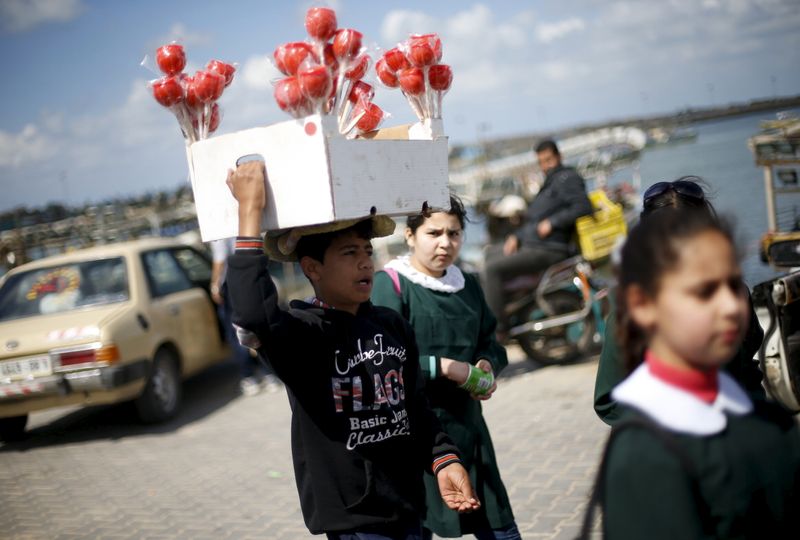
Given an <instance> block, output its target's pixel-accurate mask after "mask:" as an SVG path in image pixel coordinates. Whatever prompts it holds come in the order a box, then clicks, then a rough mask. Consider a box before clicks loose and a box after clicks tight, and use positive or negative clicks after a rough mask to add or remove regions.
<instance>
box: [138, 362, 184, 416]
mask: <svg viewBox="0 0 800 540" xmlns="http://www.w3.org/2000/svg"><path fill="white" fill-rule="evenodd" d="M181 391H182V387H181V378H180V372H179V370H178V360H177V359H176V358H175V354H174V353H173V352H172V351H170V350H169V349H159V351H158V352H157V353H156V356H155V358H154V359H153V366H152V369H151V371H150V377H149V378H148V379H147V384H146V385H145V387H144V392H142V395H141V396H139V397H138V398H137V399H136V402H135V405H136V411H137V413H138V414H139V419H140V420H141V421H142V422H146V423H155V422H163V421H165V420H168V419H170V418H172V417H173V416H175V414H176V413H177V412H178V407H179V406H180V403H181Z"/></svg>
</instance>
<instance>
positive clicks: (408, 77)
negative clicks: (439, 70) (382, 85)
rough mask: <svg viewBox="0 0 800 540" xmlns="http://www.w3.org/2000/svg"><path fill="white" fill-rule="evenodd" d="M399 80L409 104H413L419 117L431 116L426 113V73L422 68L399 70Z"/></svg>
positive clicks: (412, 106) (421, 118)
mask: <svg viewBox="0 0 800 540" xmlns="http://www.w3.org/2000/svg"><path fill="white" fill-rule="evenodd" d="M397 80H398V82H399V83H400V88H401V89H402V90H403V94H405V96H406V99H407V100H408V102H409V104H411V108H412V109H414V112H415V113H416V115H417V117H418V118H419V119H420V120H423V119H424V118H430V116H429V115H427V114H426V110H425V107H424V99H425V75H424V74H423V72H422V69H420V68H418V67H410V68H406V69H402V70H400V71H399V72H397Z"/></svg>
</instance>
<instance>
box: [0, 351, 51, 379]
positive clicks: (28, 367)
mask: <svg viewBox="0 0 800 540" xmlns="http://www.w3.org/2000/svg"><path fill="white" fill-rule="evenodd" d="M52 373H53V367H52V365H51V364H50V357H49V356H47V355H42V356H31V357H30V358H20V359H19V360H4V361H2V362H0V378H8V379H11V380H19V379H26V378H28V377H41V376H43V375H50V374H52Z"/></svg>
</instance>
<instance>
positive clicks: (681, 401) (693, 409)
mask: <svg viewBox="0 0 800 540" xmlns="http://www.w3.org/2000/svg"><path fill="white" fill-rule="evenodd" d="M717 377H718V382H719V393H718V394H717V398H716V399H715V400H714V402H713V403H706V402H704V401H703V400H701V399H700V398H698V397H697V396H694V395H692V394H691V393H689V392H687V391H686V390H683V389H681V388H678V387H676V386H673V385H671V384H669V383H667V382H665V381H663V380H661V379H659V378H657V377H655V376H654V375H653V374H652V373H651V372H650V369H649V368H648V367H647V364H645V363H642V364H641V365H640V366H639V367H638V368H636V370H635V371H634V372H633V373H631V374H630V376H628V378H627V379H625V380H624V381H622V382H621V383H620V384H619V385H617V387H616V388H614V390H613V391H612V392H611V397H612V398H613V399H614V400H616V401H618V402H619V403H622V404H625V405H628V406H630V407H633V408H635V409H638V410H639V411H641V412H642V413H644V414H646V415H647V416H649V417H650V418H652V419H653V420H655V421H656V422H657V423H658V424H660V425H662V426H663V427H665V428H667V429H669V430H670V431H675V432H678V433H687V434H690V435H714V434H716V433H720V432H721V431H722V430H724V429H725V426H726V425H727V423H728V420H727V418H726V417H725V413H726V412H727V413H730V414H734V415H737V416H740V415H744V414H748V413H750V412H752V410H753V403H752V402H751V401H750V398H749V397H747V394H746V393H745V391H744V390H742V388H741V387H740V386H739V385H738V384H737V383H736V381H734V380H733V379H732V378H731V377H730V375H728V374H727V373H724V372H722V371H720V372H719V373H718V374H717Z"/></svg>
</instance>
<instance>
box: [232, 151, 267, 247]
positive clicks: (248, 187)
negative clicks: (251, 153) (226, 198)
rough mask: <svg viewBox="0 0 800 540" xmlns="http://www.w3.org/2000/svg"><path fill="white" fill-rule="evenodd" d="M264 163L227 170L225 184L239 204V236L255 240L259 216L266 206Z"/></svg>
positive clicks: (249, 164)
mask: <svg viewBox="0 0 800 540" xmlns="http://www.w3.org/2000/svg"><path fill="white" fill-rule="evenodd" d="M264 180H265V174H264V162H262V161H249V162H247V163H244V164H242V165H240V166H239V167H237V168H236V171H233V170H228V179H227V180H226V183H227V184H228V187H229V188H230V189H231V193H233V197H234V198H235V199H236V201H237V202H238V203H239V236H250V237H253V238H257V237H259V236H260V234H261V215H262V214H263V212H264V207H265V206H266V204H267V195H266V190H265V189H264Z"/></svg>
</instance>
